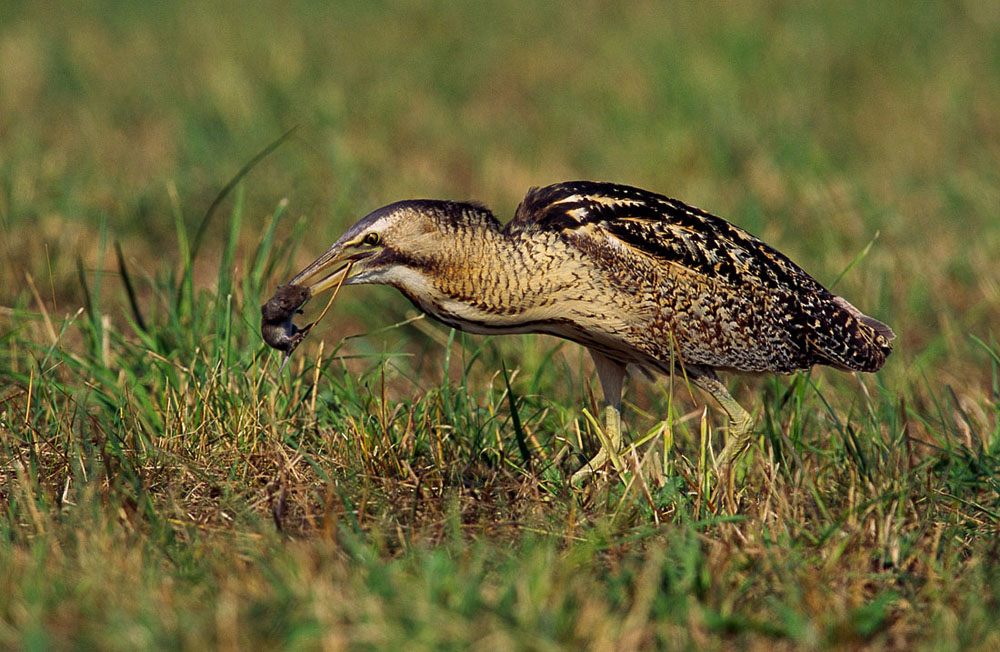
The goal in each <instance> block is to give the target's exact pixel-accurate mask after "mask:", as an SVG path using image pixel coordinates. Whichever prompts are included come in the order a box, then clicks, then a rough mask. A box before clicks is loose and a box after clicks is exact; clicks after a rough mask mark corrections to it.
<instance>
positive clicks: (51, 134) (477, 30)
mask: <svg viewBox="0 0 1000 652" xmlns="http://www.w3.org/2000/svg"><path fill="white" fill-rule="evenodd" d="M998 34H1000V8H998V5H997V4H996V3H994V2H988V1H978V2H977V1H969V2H958V3H943V2H942V3H910V2H884V3H867V2H847V3H837V4H835V5H833V4H829V3H818V2H805V3H797V2H768V3H753V4H752V5H751V4H744V3H738V4H733V3H729V2H704V3H698V4H697V5H696V6H691V5H683V6H682V5H672V4H669V3H659V2H625V3H602V2H589V1H588V2H576V3H532V2H517V1H507V2H490V3H424V2H398V3H383V2H370V3H325V2H289V3H277V2H261V3H235V2H233V3H227V2H219V3H202V2H172V3H165V4H163V5H162V6H160V5H157V6H152V5H148V4H146V3H116V2H88V3H76V4H72V5H66V4H62V3H48V2H38V3H35V2H32V3H5V4H4V7H3V8H2V9H0V61H2V62H3V65H2V66H0V229H2V236H3V237H2V239H3V245H2V255H3V257H4V262H3V265H2V271H0V274H2V287H3V289H2V293H0V302H2V304H4V305H8V306H10V305H12V304H24V302H25V301H27V300H28V294H27V293H26V292H25V291H24V290H23V289H22V288H24V283H23V273H24V272H25V271H28V272H30V273H31V274H32V276H33V277H34V278H35V279H43V278H44V279H49V278H50V275H51V280H46V282H45V284H46V285H51V288H52V290H54V293H55V296H56V298H57V299H60V298H65V299H66V300H67V301H70V302H74V301H73V299H74V298H75V303H77V304H78V303H79V296H78V292H77V291H76V290H75V289H74V288H75V286H76V285H78V284H77V282H76V279H75V276H74V274H75V272H74V271H73V267H72V265H69V264H66V263H67V261H71V260H73V259H74V258H75V257H76V256H81V257H82V258H83V260H84V263H85V265H86V267H87V269H88V270H89V271H90V272H92V273H96V272H97V264H98V259H99V258H100V254H99V251H98V250H99V242H98V239H99V235H98V233H99V229H98V226H99V225H100V224H101V223H102V222H106V223H107V226H108V232H109V234H110V237H113V238H115V239H120V240H121V241H122V242H123V245H124V249H125V251H126V254H127V256H128V257H129V258H130V259H131V260H135V261H137V264H138V265H139V266H140V269H141V270H143V271H144V272H145V273H147V274H150V275H154V274H155V273H156V272H157V271H158V270H160V269H162V268H163V266H165V265H166V266H168V267H169V265H170V264H171V259H172V256H173V255H174V254H175V251H176V244H175V242H176V238H175V237H174V227H173V218H172V215H173V212H174V211H175V210H180V211H181V213H182V214H183V217H184V220H185V221H186V223H187V224H188V226H189V228H190V229H192V230H193V229H194V228H195V227H196V226H197V224H198V223H199V221H200V219H201V217H202V215H203V214H204V211H205V209H206V208H207V206H208V205H209V204H210V203H211V200H212V199H213V197H214V196H215V195H216V193H217V192H218V191H219V189H220V188H221V187H222V186H223V185H224V184H225V182H226V181H227V180H228V179H229V178H230V177H231V176H232V175H233V174H235V172H236V171H237V170H238V169H239V168H240V167H241V166H242V165H243V164H244V163H246V162H247V161H248V160H249V159H250V158H251V157H252V156H253V155H254V154H255V153H256V152H257V151H259V150H260V149H261V148H263V147H264V146H265V145H266V144H267V143H269V142H271V141H272V140H274V139H275V138H277V137H278V136H279V135H280V134H281V133H283V132H284V131H285V130H286V129H288V128H289V127H291V126H296V125H297V126H298V129H297V131H296V133H295V135H294V137H293V139H292V140H291V141H290V142H289V143H286V144H285V145H284V146H282V147H281V148H280V149H279V150H278V151H277V152H276V153H275V154H274V155H272V156H271V157H269V158H268V159H267V160H266V161H265V162H264V163H262V164H261V165H259V166H258V167H257V168H256V169H255V170H254V171H253V172H252V173H251V174H250V175H249V176H248V177H247V178H246V182H245V185H246V193H247V194H246V205H247V215H248V218H247V219H248V221H247V223H246V224H245V231H244V239H245V240H246V242H252V241H254V239H255V238H257V237H258V235H259V228H260V225H261V224H263V221H264V218H265V217H266V216H267V215H269V214H270V213H271V212H272V211H273V209H274V206H275V205H276V204H277V203H278V201H279V200H281V199H283V198H287V199H288V200H289V202H290V206H289V214H290V215H291V216H293V217H294V218H296V219H303V220H307V221H308V224H309V227H308V232H309V236H308V243H307V246H304V247H301V248H300V249H299V251H298V253H297V256H298V257H297V258H296V260H295V264H299V263H302V262H305V261H307V260H308V259H309V258H310V257H311V256H313V255H315V254H317V253H318V252H319V251H320V250H321V249H322V248H323V247H324V246H325V245H326V244H327V243H328V242H332V241H333V239H335V238H336V236H337V235H339V233H340V232H341V231H342V230H343V229H344V228H346V227H347V226H348V225H349V224H350V223H352V222H353V221H354V220H356V219H357V218H359V217H361V216H362V215H363V214H365V213H366V212H368V211H369V210H371V209H374V208H376V207H377V206H380V205H382V204H385V203H389V202H391V201H395V200H397V199H401V198H409V197H440V198H453V199H476V200H479V201H483V202H485V203H487V204H488V205H490V206H491V207H493V208H494V210H495V211H496V212H497V214H498V216H499V217H500V218H501V219H502V220H505V219H507V218H508V217H509V216H510V215H511V214H512V212H513V209H514V207H515V206H516V204H517V201H518V200H519V199H520V197H521V196H522V195H523V193H524V192H525V190H527V188H528V187H529V186H532V185H544V184H547V183H550V182H555V181H561V180H568V179H573V178H589V179H602V180H614V181H619V182H624V183H630V184H634V185H639V186H643V187H646V188H650V189H653V190H656V191H659V192H662V193H665V194H668V195H671V196H676V197H679V198H682V199H684V200H685V201H688V202H689V203H693V204H695V205H698V206H700V207H703V208H705V209H707V210H710V211H712V212H715V213H717V214H720V215H722V216H725V217H727V218H728V219H730V220H732V221H734V222H736V223H737V224H739V225H740V226H743V227H744V228H747V229H749V230H750V231H752V232H754V233H755V234H757V235H759V236H761V237H762V238H764V239H765V240H767V241H769V242H771V243H772V244H774V245H776V246H777V247H778V248H780V249H782V250H784V251H786V252H787V253H789V254H790V255H791V256H792V258H793V259H795V260H796V261H798V262H799V263H800V264H802V265H803V266H804V267H805V268H806V269H807V270H808V271H810V272H811V273H812V274H814V275H815V276H816V277H817V278H818V279H820V280H821V281H823V282H826V283H830V282H831V281H832V280H833V279H835V278H836V277H837V276H838V275H839V273H840V272H841V271H842V270H843V269H844V268H845V267H846V266H847V265H848V264H849V263H850V261H851V260H853V259H854V257H855V256H856V255H857V254H858V253H859V252H860V251H861V250H862V249H863V248H864V247H865V245H866V244H867V243H868V242H869V241H870V240H871V239H872V238H873V237H874V235H875V234H876V233H879V234H880V237H879V239H878V241H877V242H876V244H875V247H874V249H873V250H872V252H871V254H870V255H869V256H868V257H867V258H866V259H865V260H864V262H863V264H862V265H860V266H859V267H858V268H856V269H855V270H853V271H852V272H851V273H850V274H849V275H848V276H847V278H845V279H844V281H843V282H842V285H841V286H840V287H839V290H840V291H841V292H843V293H844V294H846V295H847V296H848V297H850V298H851V300H852V301H853V302H854V303H857V304H858V305H859V306H861V307H862V308H863V309H865V310H866V311H867V312H870V313H873V314H875V315H877V316H879V317H880V318H883V319H885V320H887V321H889V322H890V323H892V324H893V325H894V326H896V330H897V331H898V332H899V333H900V335H901V347H900V350H901V351H902V353H903V355H902V356H900V357H904V356H912V355H914V354H915V353H916V351H917V350H918V349H922V348H923V347H926V346H928V345H930V344H933V341H934V340H935V338H936V337H937V336H938V335H939V334H941V333H942V329H954V330H956V331H958V332H969V331H977V332H980V333H987V332H988V327H989V325H990V324H995V323H996V321H997V318H998V317H1000V309H998V304H1000V300H998V293H1000V290H998V284H997V278H996V272H995V270H996V267H995V264H994V258H995V257H996V256H997V255H998V252H1000V225H998V222H1000V220H998V215H997V214H998V206H1000V191H998V188H1000V183H998V181H1000V179H998V175H1000V172H998V170H1000V134H998V131H1000V125H998V122H1000V121H998V119H997V106H1000V36H998ZM171 192H175V197H176V200H175V201H176V204H177V206H176V207H175V206H173V205H172V200H171ZM290 224H291V221H289V223H288V224H286V225H282V227H281V229H279V235H281V234H287V233H288V232H290V230H291V226H290ZM225 229H226V226H225V224H224V220H222V219H218V220H216V223H215V224H213V227H212V230H210V232H209V235H210V236H214V238H213V237H210V240H209V241H210V242H211V241H213V240H214V241H215V242H219V241H220V240H221V237H222V234H223V233H224V232H225ZM211 269H213V270H214V265H213V266H212V267H211ZM50 293H51V292H50ZM47 294H48V293H47ZM359 294H361V293H354V295H355V296H358V295H359ZM378 296H379V297H380V298H383V295H382V294H380V295H378ZM384 300H385V301H386V302H388V303H389V305H392V306H399V308H397V310H402V306H403V303H396V302H397V299H395V298H392V297H390V295H389V294H385V295H384ZM399 301H402V300H399ZM382 323H384V322H382ZM373 325H374V323H373ZM946 348H947V347H946V346H945V345H944V344H941V343H938V344H937V345H936V349H935V350H938V349H946ZM939 352H940V353H941V354H945V353H948V352H946V351H944V350H940V351H939ZM950 353H953V352H950Z"/></svg>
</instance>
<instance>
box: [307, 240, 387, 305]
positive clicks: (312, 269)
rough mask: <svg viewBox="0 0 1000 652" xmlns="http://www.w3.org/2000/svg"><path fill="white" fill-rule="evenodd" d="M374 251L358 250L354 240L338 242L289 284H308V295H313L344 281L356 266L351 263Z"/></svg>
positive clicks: (368, 255)
mask: <svg viewBox="0 0 1000 652" xmlns="http://www.w3.org/2000/svg"><path fill="white" fill-rule="evenodd" d="M375 253H376V252H375V251H371V250H365V251H358V249H357V247H356V243H354V242H346V243H340V242H338V243H337V244H335V245H333V246H332V247H330V248H329V249H328V250H327V251H326V253H324V254H323V255H322V256H320V257H319V258H317V259H316V260H314V261H313V262H312V263H310V264H309V266H308V267H306V268H305V269H303V270H302V271H301V272H299V273H298V274H296V275H295V278H293V279H292V280H291V281H290V285H308V287H309V292H310V295H311V296H315V295H317V294H319V293H320V292H323V291H324V290H329V289H330V288H332V287H336V286H338V285H340V284H341V283H343V282H344V281H346V280H347V275H348V274H349V273H350V272H351V270H352V269H354V268H356V267H357V266H356V265H354V264H353V263H356V262H358V261H360V260H363V259H365V258H368V257H370V256H373V255H374V254H375ZM331 270H332V271H331Z"/></svg>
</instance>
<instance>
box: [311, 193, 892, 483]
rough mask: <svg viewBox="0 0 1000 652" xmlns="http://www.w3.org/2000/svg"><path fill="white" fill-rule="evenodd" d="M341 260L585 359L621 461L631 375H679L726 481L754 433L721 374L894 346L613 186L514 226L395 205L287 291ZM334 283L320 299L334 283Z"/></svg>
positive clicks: (448, 320)
mask: <svg viewBox="0 0 1000 652" xmlns="http://www.w3.org/2000/svg"><path fill="white" fill-rule="evenodd" d="M347 261H352V264H353V267H351V268H350V271H349V273H350V276H349V278H347V279H346V280H344V281H343V282H344V284H347V285H350V284H361V283H381V284H387V285H392V286H394V287H396V288H398V289H399V290H400V291H401V292H402V293H403V294H404V295H406V296H407V297H408V298H409V299H410V301H412V302H413V304H414V305H416V306H417V307H418V308H419V309H421V310H423V311H424V312H426V313H427V314H429V315H431V316H432V317H435V318H436V319H438V320H440V321H442V322H444V323H445V324H448V325H450V326H454V327H455V328H459V329H461V330H465V331H469V332H473V333H489V334H495V333H529V332H531V333H548V334H552V335H556V336H558V337H563V338H566V339H569V340H573V341H575V342H578V343H580V344H582V345H584V346H585V347H587V348H588V349H590V351H591V353H592V354H593V356H594V360H595V363H596V366H597V370H598V373H599V376H600V379H601V383H602V387H603V389H604V393H605V399H606V400H607V401H608V403H609V410H608V421H607V428H608V430H609V433H610V434H611V435H612V441H613V442H614V445H615V446H618V445H619V439H618V432H619V423H618V409H619V406H620V401H621V385H622V379H623V377H624V373H625V368H626V365H630V364H631V365H635V366H638V367H641V368H642V369H644V370H647V371H660V372H663V373H671V372H673V371H680V372H682V373H684V375H685V376H686V377H687V378H689V379H690V380H692V382H694V383H695V384H696V385H698V386H699V387H701V388H703V389H705V390H706V391H708V392H709V393H710V394H712V396H714V397H715V398H716V399H717V400H718V401H719V402H720V404H722V406H723V407H724V408H725V409H726V411H727V413H728V414H729V417H730V442H729V444H728V445H727V447H726V450H724V451H723V453H722V455H721V461H722V464H723V467H724V468H727V467H728V466H729V464H731V462H732V461H733V460H734V459H735V458H736V457H737V456H738V455H739V454H740V453H741V452H742V450H743V449H744V448H745V446H746V445H747V443H748V442H749V432H750V428H751V426H752V421H751V419H750V416H749V415H748V414H747V413H746V412H745V411H744V410H743V409H742V408H741V407H740V406H739V405H738V404H737V403H736V402H735V401H734V400H733V399H732V397H730V396H729V394H728V392H727V391H726V389H725V387H724V386H723V385H722V383H721V382H719V380H718V379H717V378H716V376H715V370H729V371H742V372H766V371H770V372H780V373H787V372H791V371H793V370H796V369H805V368H808V367H811V366H812V365H816V364H824V365H831V366H834V367H837V368H839V369H845V370H848V369H849V370H858V371H875V370H877V369H879V368H880V367H881V366H882V364H883V363H884V362H885V359H886V356H888V355H889V353H890V351H891V345H890V341H891V340H892V339H893V337H894V336H893V333H892V331H891V330H890V329H889V327H887V326H885V325H884V324H882V323H881V322H878V321H876V320H874V319H872V318H870V317H867V316H865V315H863V314H862V313H861V312H860V311H859V310H858V309H857V308H855V307H854V306H852V305H851V304H850V303H848V302H847V301H845V300H844V299H842V298H840V297H838V296H836V295H834V294H832V293H831V292H829V291H828V290H826V289H825V288H824V287H823V286H822V285H820V284H819V283H818V282H816V281H815V280H814V279H813V278H812V277H810V276H809V275H808V274H806V273H805V272H804V271H802V269H800V268H799V267H798V266H796V265H795V264H794V263H793V262H791V261H790V260H789V259H788V258H787V257H786V256H784V255H783V254H781V253H780V252H778V251H776V250H775V249H773V248H772V247H770V246H768V245H767V244H765V243H763V242H761V241H760V240H758V239H757V238H755V237H753V236H752V235H750V234H749V233H747V232H746V231H743V230H742V229H740V228H738V227H736V226H734V225H732V224H730V223H729V222H727V221H725V220H723V219H721V218H718V217H715V216H714V215H710V214H708V213H706V212H704V211H702V210H699V209H697V208H693V207H691V206H688V205H686V204H684V203H682V202H679V201H677V200H674V199H669V198H667V197H664V196H662V195H658V194H656V193H652V192H648V191H645V190H641V189H638V188H632V187H629V186H622V185H616V184H610V183H594V182H588V181H575V182H569V183H561V184H556V185H553V186H548V187H546V188H540V189H532V190H531V191H529V192H528V194H527V196H526V197H525V198H524V200H523V201H522V202H521V204H520V206H519V207H518V209H517V212H516V214H515V217H514V219H513V220H512V221H511V222H510V223H508V224H507V225H506V226H501V225H500V223H499V222H497V220H496V218H494V217H493V215H492V214H491V213H490V211H489V210H487V209H486V208H484V207H482V206H480V205H478V204H471V203H461V202H447V201H434V200H413V201H403V202H398V203H395V204H391V205H389V206H385V207H383V208H380V209H378V210H377V211H375V212H373V213H372V214H370V215H368V216H367V217H365V218H363V219H362V220H361V221H359V222H358V223H357V224H355V225H354V226H353V227H351V228H350V229H349V230H348V231H347V232H346V233H345V234H344V235H343V236H342V237H341V238H340V239H339V240H338V241H337V243H335V244H334V245H333V247H331V249H330V250H329V251H327V252H326V253H325V254H324V255H323V256H321V257H320V258H319V259H317V260H316V261H315V262H314V263H313V264H312V265H310V266H309V267H307V268H306V269H305V270H303V271H302V272H301V273H300V274H299V275H297V276H296V277H295V279H293V280H292V283H293V284H303V283H304V282H305V281H306V280H308V279H311V278H314V277H316V276H317V275H318V274H319V273H320V272H326V271H327V270H328V269H329V268H330V267H336V266H337V265H340V264H346V262H347ZM340 269H343V268H342V267H340V268H338V269H337V270H336V271H335V272H334V273H332V274H328V275H327V276H326V277H325V278H323V279H321V280H320V281H318V282H317V283H315V284H314V285H312V287H311V290H312V293H313V294H315V293H317V292H319V291H321V290H323V289H326V288H328V287H331V286H333V285H334V284H336V283H337V282H339V281H340V278H339V277H338V272H339V271H340ZM341 276H342V275H341ZM604 455H605V452H604V451H602V453H601V454H599V455H598V456H597V457H596V458H595V459H594V460H592V461H591V464H590V465H588V467H586V468H585V469H582V470H581V472H580V473H579V474H578V477H582V476H583V475H586V474H587V473H589V472H590V471H591V470H592V469H593V468H595V467H597V466H598V465H599V464H601V463H603V462H604V461H605V459H606V457H605V456H604Z"/></svg>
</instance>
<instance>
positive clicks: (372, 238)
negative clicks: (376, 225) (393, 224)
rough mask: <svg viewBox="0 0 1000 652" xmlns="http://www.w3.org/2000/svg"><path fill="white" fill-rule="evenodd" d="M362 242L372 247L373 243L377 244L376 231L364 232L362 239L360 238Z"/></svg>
mask: <svg viewBox="0 0 1000 652" xmlns="http://www.w3.org/2000/svg"><path fill="white" fill-rule="evenodd" d="M362 242H364V243H365V244H366V245H368V246H369V247H374V246H375V245H377V244H378V243H379V237H378V233H375V232H374V231H370V232H369V233H366V234H365V237H364V239H363V240H362Z"/></svg>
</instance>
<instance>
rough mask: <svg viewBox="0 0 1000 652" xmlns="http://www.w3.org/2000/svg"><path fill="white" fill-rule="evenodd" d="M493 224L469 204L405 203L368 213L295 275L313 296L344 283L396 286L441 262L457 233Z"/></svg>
mask: <svg viewBox="0 0 1000 652" xmlns="http://www.w3.org/2000/svg"><path fill="white" fill-rule="evenodd" d="M487 221H492V222H493V223H495V222H496V221H495V219H494V218H493V216H492V215H491V214H490V213H489V211H487V210H486V209H484V208H482V207H480V206H478V205H476V204H468V203H459V202H450V201H438V200H422V199H418V200H408V201H401V202H396V203H395V204H389V205H388V206H383V207H382V208H380V209H378V210H376V211H374V212H372V213H370V214H369V215H367V216H366V217H364V218H362V219H361V220H359V221H358V222H357V223H356V224H355V225H354V226H352V227H351V228H349V229H348V230H347V231H346V232H345V233H344V235H342V236H340V239H338V240H337V241H336V242H335V243H333V246H331V247H330V248H329V249H327V251H326V252H325V253H324V254H323V255H321V256H320V257H319V258H317V259H316V260H314V261H313V262H312V263H311V264H310V265H309V266H308V267H306V268H305V269H303V270H302V271H301V272H299V273H298V274H296V275H295V278H293V279H292V280H291V284H292V285H304V286H307V287H308V288H309V290H310V294H311V295H312V296H315V295H316V294H319V293H320V292H323V291H324V290H327V289H330V288H332V287H335V286H337V285H340V284H341V283H343V284H344V285H357V284H362V283H387V284H398V283H399V279H400V278H401V277H402V276H403V275H405V273H406V271H407V270H426V269H428V268H429V267H433V266H434V265H435V264H436V263H437V262H439V261H440V259H441V257H442V256H443V255H444V253H445V252H446V251H447V250H448V247H449V238H450V236H452V235H453V234H454V233H455V232H456V231H460V230H463V229H466V228H468V227H469V226H471V225H472V224H473V223H476V222H487Z"/></svg>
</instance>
